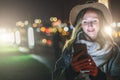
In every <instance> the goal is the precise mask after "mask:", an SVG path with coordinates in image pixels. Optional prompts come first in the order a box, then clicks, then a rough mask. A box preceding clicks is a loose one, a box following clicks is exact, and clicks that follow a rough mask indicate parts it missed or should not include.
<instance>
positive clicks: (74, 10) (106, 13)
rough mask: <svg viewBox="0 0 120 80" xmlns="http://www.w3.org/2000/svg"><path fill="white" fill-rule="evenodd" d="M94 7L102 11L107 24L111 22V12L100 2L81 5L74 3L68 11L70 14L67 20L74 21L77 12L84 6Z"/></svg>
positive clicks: (72, 22)
mask: <svg viewBox="0 0 120 80" xmlns="http://www.w3.org/2000/svg"><path fill="white" fill-rule="evenodd" d="M89 7H91V8H95V9H98V10H100V11H102V13H103V15H104V17H105V20H106V21H107V23H108V24H111V23H112V15H111V12H110V11H109V9H108V8H107V7H106V6H105V5H104V4H102V3H87V4H83V5H76V6H75V7H73V8H72V10H71V11H70V16H69V21H70V23H71V24H74V23H75V20H76V17H77V15H78V14H79V12H80V11H81V10H83V9H85V8H89Z"/></svg>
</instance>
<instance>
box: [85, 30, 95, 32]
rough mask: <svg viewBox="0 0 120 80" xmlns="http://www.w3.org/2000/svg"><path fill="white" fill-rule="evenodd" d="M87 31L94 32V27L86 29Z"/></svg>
mask: <svg viewBox="0 0 120 80" xmlns="http://www.w3.org/2000/svg"><path fill="white" fill-rule="evenodd" d="M87 31H88V32H94V31H95V29H87Z"/></svg>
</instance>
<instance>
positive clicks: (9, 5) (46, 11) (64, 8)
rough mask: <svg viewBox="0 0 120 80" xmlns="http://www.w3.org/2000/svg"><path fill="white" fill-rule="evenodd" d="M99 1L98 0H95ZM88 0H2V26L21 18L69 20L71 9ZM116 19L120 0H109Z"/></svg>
mask: <svg viewBox="0 0 120 80" xmlns="http://www.w3.org/2000/svg"><path fill="white" fill-rule="evenodd" d="M94 1H97V0H94ZM85 2H86V0H0V26H12V27H13V26H15V23H16V22H17V21H19V20H22V21H24V20H33V19H36V18H40V19H42V20H43V21H44V22H47V21H49V18H50V17H52V16H56V17H58V18H59V19H62V20H68V15H69V11H70V9H71V8H72V7H73V6H74V5H76V4H84V3H85ZM109 3H110V10H111V12H112V14H113V18H114V21H119V20H120V19H119V18H120V17H119V13H120V9H119V8H120V7H119V4H120V0H109Z"/></svg>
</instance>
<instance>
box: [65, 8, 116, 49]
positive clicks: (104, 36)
mask: <svg viewBox="0 0 120 80" xmlns="http://www.w3.org/2000/svg"><path fill="white" fill-rule="evenodd" d="M88 10H93V11H95V12H96V13H97V14H98V16H99V20H100V31H99V33H98V36H97V39H96V41H97V42H99V43H100V44H101V45H104V44H105V43H106V41H108V42H109V43H110V44H111V45H112V44H113V43H114V41H113V39H112V37H111V36H110V35H107V34H106V33H105V32H104V28H105V27H106V26H107V25H109V23H107V22H106V20H105V18H104V15H103V13H102V12H101V11H100V10H98V9H95V8H91V7H90V8H85V9H83V10H81V11H80V12H79V14H78V15H77V18H76V20H75V23H74V24H73V26H74V29H73V32H72V35H71V38H70V39H69V40H67V41H66V43H65V45H64V47H63V50H64V49H65V48H68V49H69V47H70V46H71V45H72V44H73V43H74V42H75V40H76V37H77V35H78V33H79V32H81V33H82V32H83V30H82V28H81V27H80V26H81V21H82V18H83V16H84V14H85V13H86V12H87V11H88Z"/></svg>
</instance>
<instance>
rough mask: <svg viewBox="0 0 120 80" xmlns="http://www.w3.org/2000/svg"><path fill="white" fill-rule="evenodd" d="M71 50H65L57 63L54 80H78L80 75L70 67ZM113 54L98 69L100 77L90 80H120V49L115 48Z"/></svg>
mask: <svg viewBox="0 0 120 80" xmlns="http://www.w3.org/2000/svg"><path fill="white" fill-rule="evenodd" d="M71 49H72V47H71V48H70V49H69V50H68V49H67V48H66V49H64V51H63V53H62V55H61V57H60V58H59V59H58V60H57V61H56V63H55V68H54V71H53V73H52V80H76V77H77V76H78V75H79V73H76V72H75V71H74V70H73V69H72V67H71V65H70V64H71V59H72V55H71V54H70V53H71ZM111 52H112V54H111V56H112V57H111V58H110V59H109V61H107V62H106V63H105V64H104V65H102V66H100V67H98V75H97V76H96V77H93V76H89V77H90V80H120V50H119V47H118V46H114V47H113V48H112V51H111ZM78 80H79V79H78ZM83 80H86V79H83Z"/></svg>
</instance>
